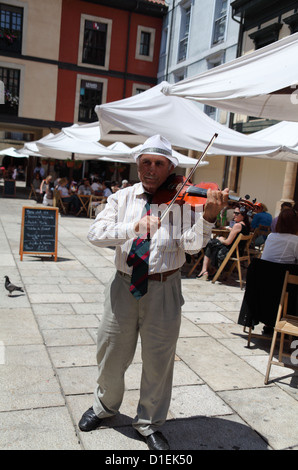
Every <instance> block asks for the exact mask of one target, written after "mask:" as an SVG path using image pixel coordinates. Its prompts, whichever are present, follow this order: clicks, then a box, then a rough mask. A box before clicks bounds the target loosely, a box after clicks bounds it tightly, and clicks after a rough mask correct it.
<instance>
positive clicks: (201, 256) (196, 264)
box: [187, 248, 204, 277]
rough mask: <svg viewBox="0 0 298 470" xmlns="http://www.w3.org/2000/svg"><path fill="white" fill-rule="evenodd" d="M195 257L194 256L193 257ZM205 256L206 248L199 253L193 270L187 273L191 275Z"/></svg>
mask: <svg viewBox="0 0 298 470" xmlns="http://www.w3.org/2000/svg"><path fill="white" fill-rule="evenodd" d="M192 258H193V257H192ZM203 258H204V249H203V248H202V249H201V251H199V253H198V259H197V260H196V261H195V263H194V265H193V266H192V268H191V270H190V271H189V273H187V276H188V277H189V276H191V275H192V273H193V272H194V270H195V269H196V268H197V266H198V265H199V264H200V262H201V260H202V259H203Z"/></svg>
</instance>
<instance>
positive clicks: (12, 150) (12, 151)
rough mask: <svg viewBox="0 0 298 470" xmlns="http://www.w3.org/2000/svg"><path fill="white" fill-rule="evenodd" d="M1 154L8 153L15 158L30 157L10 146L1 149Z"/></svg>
mask: <svg viewBox="0 0 298 470" xmlns="http://www.w3.org/2000/svg"><path fill="white" fill-rule="evenodd" d="M0 155H8V156H9V157H13V158H28V155H26V154H24V153H19V152H18V151H17V150H16V149H15V148H14V147H9V148H7V149H3V150H1V151H0Z"/></svg>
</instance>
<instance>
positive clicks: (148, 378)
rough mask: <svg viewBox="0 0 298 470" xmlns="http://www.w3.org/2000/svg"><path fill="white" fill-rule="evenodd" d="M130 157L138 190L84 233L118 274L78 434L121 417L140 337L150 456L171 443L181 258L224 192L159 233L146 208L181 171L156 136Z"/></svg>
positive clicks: (115, 200)
mask: <svg viewBox="0 0 298 470" xmlns="http://www.w3.org/2000/svg"><path fill="white" fill-rule="evenodd" d="M135 158H136V163H137V167H138V176H139V179H140V183H137V184H135V185H133V186H130V187H128V188H125V189H121V191H117V192H116V193H115V194H113V195H111V196H110V197H109V198H108V201H107V204H106V208H105V209H104V210H103V211H102V212H101V213H100V214H99V215H98V216H97V218H96V219H95V221H94V223H93V224H92V226H91V228H90V231H89V234H88V239H89V241H90V242H91V243H93V244H94V245H97V246H99V247H108V246H115V247H116V250H115V266H116V270H117V271H116V273H115V275H113V277H112V279H111V280H110V282H109V284H108V285H107V286H106V299H105V307H104V315H103V319H102V321H101V324H100V327H99V332H98V341H97V361H98V381H97V387H96V390H95V393H94V403H93V406H92V407H91V408H89V409H88V410H87V411H86V412H85V413H84V414H83V416H82V418H81V420H80V422H79V428H80V429H81V430H82V431H91V430H94V429H96V428H98V427H99V426H100V425H101V421H102V419H103V418H108V417H111V416H114V415H116V414H117V413H118V410H119V408H120V405H121V402H122V399H123V393H124V374H125V371H126V369H127V368H128V366H129V365H130V363H131V362H132V359H133V357H134V353H135V349H136V344H137V339H138V335H140V338H141V346H142V376H141V385H140V398H139V403H138V406H137V415H136V417H135V419H134V421H133V426H134V428H135V429H136V430H137V431H138V432H139V434H140V435H141V436H142V437H143V439H144V440H145V441H146V443H147V445H148V447H149V449H150V450H168V449H169V448H170V447H169V443H168V441H167V439H166V438H165V436H164V435H163V434H162V433H161V432H160V427H161V425H162V424H163V423H164V422H165V420H166V417H167V412H168V409H169V406H170V400H171V393H172V377H173V367H174V357H175V349H176V342H177V339H178V335H179V328H180V321H181V306H182V305H183V302H184V301H183V297H182V293H181V276H180V271H179V269H180V268H181V266H182V265H183V264H184V262H185V252H188V253H191V254H192V253H197V252H198V251H199V250H200V249H201V248H202V247H203V246H205V245H206V243H207V242H208V240H209V239H210V235H211V231H212V228H213V226H214V222H215V221H216V217H217V214H218V213H219V212H220V211H221V210H222V209H223V207H225V206H226V205H227V200H228V192H229V191H228V189H225V190H224V191H217V190H211V189H209V190H208V193H207V199H206V203H205V206H204V211H203V212H201V213H200V214H199V216H198V217H197V220H196V221H195V223H194V224H193V225H189V226H187V227H186V228H184V229H183V230H182V231H181V233H180V234H179V238H177V235H176V236H174V234H173V230H172V229H171V227H172V226H171V224H165V226H163V224H162V223H161V220H160V217H159V215H158V213H156V214H154V213H152V212H151V209H150V205H149V203H150V202H151V200H152V197H153V198H154V196H155V195H156V194H157V192H158V190H159V188H160V187H161V186H162V185H163V184H164V183H165V181H166V180H167V178H168V177H169V175H170V174H171V172H172V170H173V169H174V167H175V166H177V164H178V161H177V159H176V158H175V157H174V156H173V154H172V148H171V144H170V143H169V142H168V141H167V140H166V139H165V138H164V137H162V136H159V135H157V136H153V137H151V138H149V139H147V141H146V142H145V143H144V144H143V145H142V147H141V149H140V152H139V154H138V155H136V157H135ZM151 206H154V199H153V204H151ZM181 210H182V207H179V211H181ZM178 232H179V231H178ZM161 233H162V236H160V234H161Z"/></svg>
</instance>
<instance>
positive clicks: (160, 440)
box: [145, 431, 170, 450]
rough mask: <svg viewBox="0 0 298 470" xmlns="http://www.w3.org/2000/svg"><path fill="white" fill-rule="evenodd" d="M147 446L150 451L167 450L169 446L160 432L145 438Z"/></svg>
mask: <svg viewBox="0 0 298 470" xmlns="http://www.w3.org/2000/svg"><path fill="white" fill-rule="evenodd" d="M145 439H146V442H147V445H148V447H149V449H150V450H169V449H170V446H169V443H168V441H167V440H166V438H165V436H163V435H162V433H161V432H159V431H156V432H154V433H152V434H150V436H145Z"/></svg>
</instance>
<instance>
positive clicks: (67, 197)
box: [57, 178, 80, 213]
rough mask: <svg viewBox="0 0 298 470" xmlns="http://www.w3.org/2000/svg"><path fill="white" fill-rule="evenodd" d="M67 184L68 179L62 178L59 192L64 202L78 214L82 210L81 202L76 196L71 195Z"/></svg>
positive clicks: (58, 188)
mask: <svg viewBox="0 0 298 470" xmlns="http://www.w3.org/2000/svg"><path fill="white" fill-rule="evenodd" d="M67 183H68V181H67V178H61V180H60V183H59V185H58V187H57V190H58V191H59V192H60V195H61V199H62V201H63V202H67V203H69V205H70V208H71V209H72V210H73V211H74V212H75V213H77V212H78V211H79V209H80V200H79V198H78V196H77V195H76V194H70V193H69V191H68V188H67V186H66V185H67Z"/></svg>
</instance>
